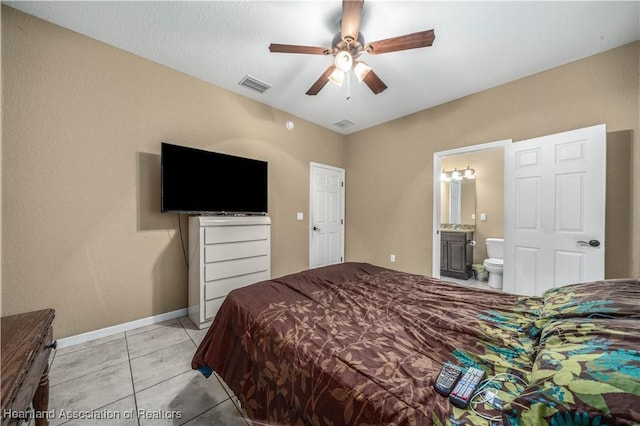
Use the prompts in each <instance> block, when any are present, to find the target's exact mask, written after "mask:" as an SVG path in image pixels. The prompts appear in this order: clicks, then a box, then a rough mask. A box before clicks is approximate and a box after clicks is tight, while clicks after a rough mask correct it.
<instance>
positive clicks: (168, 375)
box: [49, 317, 250, 426]
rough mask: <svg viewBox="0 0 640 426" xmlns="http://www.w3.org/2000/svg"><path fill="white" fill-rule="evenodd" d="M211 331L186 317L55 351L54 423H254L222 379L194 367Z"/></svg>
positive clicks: (52, 366)
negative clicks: (91, 415)
mask: <svg viewBox="0 0 640 426" xmlns="http://www.w3.org/2000/svg"><path fill="white" fill-rule="evenodd" d="M205 333H206V330H198V329H196V328H195V326H194V325H193V324H192V323H191V321H190V320H189V318H188V317H181V318H177V319H174V320H170V321H166V322H163V323H159V324H154V325H150V326H147V327H142V328H138V329H135V330H131V331H127V332H125V333H120V334H117V335H113V336H109V337H105V338H102V339H96V340H93V341H90V342H86V343H82V344H78V345H74V346H69V347H66V348H61V349H58V350H56V351H53V353H52V355H51V359H50V373H49V381H50V389H49V410H50V412H53V413H54V414H55V416H54V417H53V418H50V419H49V421H50V424H51V426H55V425H59V424H65V425H69V426H71V425H82V426H90V425H105V426H107V425H108V426H118V425H132V426H133V425H135V426H145V425H153V426H161V425H188V426H194V425H230V426H235V425H238V426H247V425H248V424H250V423H248V422H247V421H246V420H245V418H244V417H243V415H242V412H241V410H240V408H239V403H238V401H237V399H236V398H235V396H234V395H233V393H232V392H231V391H230V390H229V389H228V388H227V386H226V385H225V384H224V383H223V382H222V380H220V379H219V378H218V377H217V376H216V375H215V373H214V374H213V375H212V376H211V377H209V378H208V379H205V378H204V376H202V374H200V373H199V372H197V371H194V370H192V369H191V358H192V357H193V354H194V353H195V350H196V348H197V345H198V344H199V343H200V342H201V340H202V339H203V338H204V335H205ZM52 410H54V411H52ZM85 413H94V417H95V416H96V415H97V416H98V417H105V419H87V418H86V417H85V418H73V417H79V416H84V415H85ZM138 414H140V415H138ZM107 417H111V418H107Z"/></svg>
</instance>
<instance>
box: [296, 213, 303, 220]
mask: <svg viewBox="0 0 640 426" xmlns="http://www.w3.org/2000/svg"><path fill="white" fill-rule="evenodd" d="M296 219H298V220H304V213H302V212H298V213H297V214H296Z"/></svg>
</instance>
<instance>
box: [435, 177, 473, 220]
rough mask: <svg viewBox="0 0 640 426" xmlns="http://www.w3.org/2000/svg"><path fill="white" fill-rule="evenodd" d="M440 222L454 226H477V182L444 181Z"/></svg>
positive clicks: (464, 180) (471, 180)
mask: <svg viewBox="0 0 640 426" xmlns="http://www.w3.org/2000/svg"><path fill="white" fill-rule="evenodd" d="M441 185H442V190H441V196H442V199H441V202H440V209H441V211H440V221H441V222H442V223H448V224H452V225H475V224H476V220H475V214H476V180H475V179H462V180H450V181H442V184H441Z"/></svg>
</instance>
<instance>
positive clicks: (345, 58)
mask: <svg viewBox="0 0 640 426" xmlns="http://www.w3.org/2000/svg"><path fill="white" fill-rule="evenodd" d="M334 65H335V66H336V68H337V69H339V70H340V71H342V72H347V71H349V70H350V69H351V66H352V65H353V57H352V56H351V54H350V53H349V52H347V51H345V50H343V51H342V52H338V54H337V55H336V59H335V60H334Z"/></svg>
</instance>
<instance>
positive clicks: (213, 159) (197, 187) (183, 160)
mask: <svg viewBox="0 0 640 426" xmlns="http://www.w3.org/2000/svg"><path fill="white" fill-rule="evenodd" d="M160 162H161V188H162V203H161V204H162V206H161V210H162V211H163V212H166V213H200V214H266V213H267V162H266V161H260V160H252V159H249V158H243V157H236V156H233V155H228V154H220V153H217V152H211V151H205V150H201V149H196V148H188V147H186V146H179V145H172V144H169V143H164V142H163V143H162V147H161V160H160Z"/></svg>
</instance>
